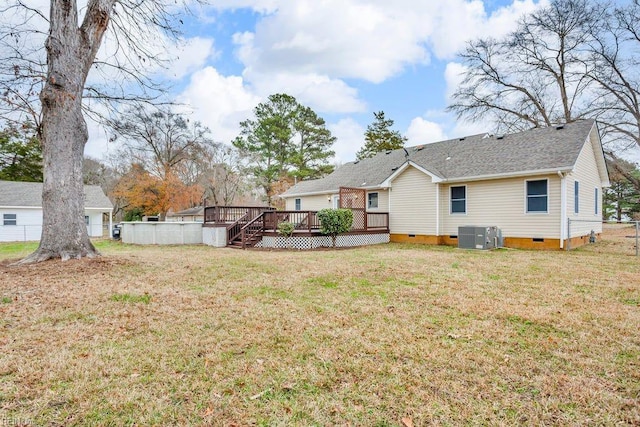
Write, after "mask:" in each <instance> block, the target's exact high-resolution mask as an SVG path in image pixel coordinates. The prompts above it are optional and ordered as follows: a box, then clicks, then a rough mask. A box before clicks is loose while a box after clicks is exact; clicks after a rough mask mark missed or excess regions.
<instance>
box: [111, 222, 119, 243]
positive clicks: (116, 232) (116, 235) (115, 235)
mask: <svg viewBox="0 0 640 427" xmlns="http://www.w3.org/2000/svg"><path fill="white" fill-rule="evenodd" d="M111 236H112V237H113V239H114V240H120V225H119V224H116V225H114V226H113V230H112V231H111Z"/></svg>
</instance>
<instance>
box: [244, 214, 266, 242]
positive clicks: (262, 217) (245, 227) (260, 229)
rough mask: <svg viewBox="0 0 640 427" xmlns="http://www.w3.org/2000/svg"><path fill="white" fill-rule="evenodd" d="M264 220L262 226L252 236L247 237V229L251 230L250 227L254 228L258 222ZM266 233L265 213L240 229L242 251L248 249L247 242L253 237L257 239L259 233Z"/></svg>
mask: <svg viewBox="0 0 640 427" xmlns="http://www.w3.org/2000/svg"><path fill="white" fill-rule="evenodd" d="M260 219H261V220H263V221H262V225H261V226H260V227H259V228H257V229H255V230H254V231H253V233H252V234H250V235H249V236H248V237H247V235H246V231H247V229H249V227H250V226H252V225H253V224H254V223H256V222H257V221H258V220H260ZM263 231H264V212H262V213H261V214H260V215H258V216H257V217H255V218H254V219H252V220H251V221H249V222H247V223H246V224H245V225H244V226H243V227H242V228H241V229H240V234H241V235H242V238H241V240H242V249H246V247H247V240H250V239H252V238H253V237H255V236H256V235H258V233H261V232H263Z"/></svg>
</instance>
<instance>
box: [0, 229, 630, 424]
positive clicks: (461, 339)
mask: <svg viewBox="0 0 640 427" xmlns="http://www.w3.org/2000/svg"><path fill="white" fill-rule="evenodd" d="M629 240H631V239H627V238H625V237H620V236H618V237H614V238H612V239H609V240H607V239H605V240H603V241H602V242H600V243H597V244H596V245H592V246H589V247H587V248H584V249H580V250H577V251H573V252H570V253H566V252H532V251H511V250H510V251H493V252H470V251H459V250H457V249H452V248H443V247H425V246H412V245H393V244H390V245H381V246H376V247H369V248H359V249H354V250H349V251H320V252H268V251H238V250H231V249H212V248H207V247H169V248H167V247H135V246H126V245H109V246H107V247H105V248H102V249H101V250H102V252H103V253H104V254H105V256H104V257H102V258H99V259H95V260H80V261H68V262H66V263H60V262H56V261H51V262H47V263H44V264H42V265H37V266H21V267H9V266H8V265H7V263H6V262H2V263H0V280H1V285H0V297H1V298H2V303H0V314H1V317H0V319H1V320H0V332H1V335H0V347H1V350H2V357H1V358H0V420H23V422H24V421H25V420H27V421H31V422H32V423H34V424H38V425H39V424H50V425H123V424H132V423H135V424H137V425H153V424H155V425H186V424H195V425H211V424H213V425H229V426H230V425H252V424H253V425H255V424H257V425H335V424H337V425H348V424H351V425H379V426H385V425H390V426H396V425H403V424H402V420H403V419H405V420H406V419H410V420H411V421H412V422H413V424H414V425H431V424H433V425H451V424H480V425H484V424H490V425H514V424H527V425H586V424H592V425H593V424H596V425H614V424H629V425H633V424H638V423H640V409H639V408H640V369H639V368H640V335H639V334H638V325H640V307H639V304H640V281H639V280H638V277H640V276H639V273H640V263H639V261H638V259H636V258H635V257H633V256H632V254H633V250H632V246H629V244H630V241H629ZM636 301H637V302H636Z"/></svg>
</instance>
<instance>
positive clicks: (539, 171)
mask: <svg viewBox="0 0 640 427" xmlns="http://www.w3.org/2000/svg"><path fill="white" fill-rule="evenodd" d="M572 170H573V167H565V168H561V169H558V168H556V169H537V170H531V171H522V172H508V173H500V174H493V175H478V176H469V177H460V178H453V179H444V180H443V182H451V183H455V182H469V181H484V180H489V179H502V178H520V177H522V176H534V175H548V174H552V173H557V174H560V173H569V172H571V171H572Z"/></svg>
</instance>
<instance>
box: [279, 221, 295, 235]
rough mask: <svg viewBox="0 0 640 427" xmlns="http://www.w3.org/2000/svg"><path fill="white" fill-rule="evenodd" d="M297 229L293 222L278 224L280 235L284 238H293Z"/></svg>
mask: <svg viewBox="0 0 640 427" xmlns="http://www.w3.org/2000/svg"><path fill="white" fill-rule="evenodd" d="M295 229H296V226H295V225H294V224H293V223H291V222H287V221H283V222H280V223H278V233H279V234H280V235H282V236H284V237H291V235H292V234H293V230H295Z"/></svg>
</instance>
